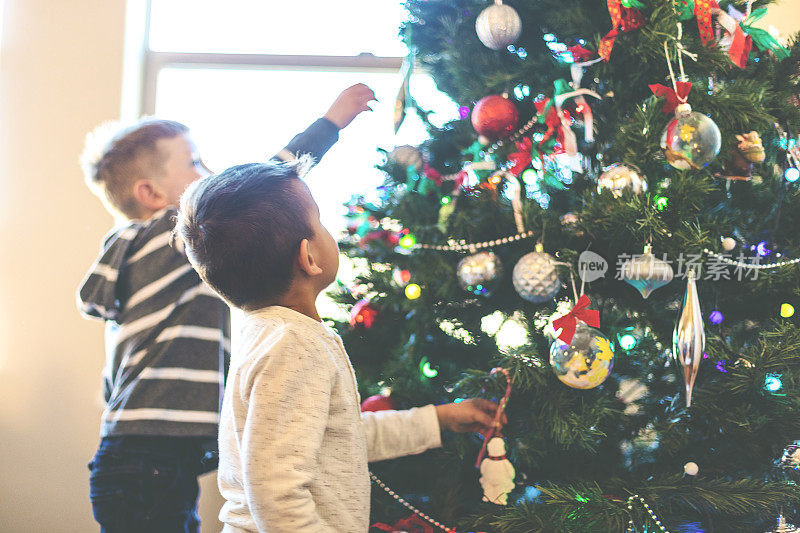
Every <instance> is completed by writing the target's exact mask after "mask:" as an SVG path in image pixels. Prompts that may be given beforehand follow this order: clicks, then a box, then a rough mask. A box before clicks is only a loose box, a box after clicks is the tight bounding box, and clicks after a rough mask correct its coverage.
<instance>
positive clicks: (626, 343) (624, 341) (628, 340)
mask: <svg viewBox="0 0 800 533" xmlns="http://www.w3.org/2000/svg"><path fill="white" fill-rule="evenodd" d="M619 345H620V347H621V348H622V349H623V350H630V349H631V348H633V347H634V346H636V337H634V336H633V335H631V334H630V333H627V334H625V335H622V336H621V337H620V338H619Z"/></svg>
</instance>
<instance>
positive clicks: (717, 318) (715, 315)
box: [708, 311, 724, 326]
mask: <svg viewBox="0 0 800 533" xmlns="http://www.w3.org/2000/svg"><path fill="white" fill-rule="evenodd" d="M723 318H724V317H723V316H722V312H721V311H711V314H710V315H708V319H709V320H710V321H711V323H712V324H714V325H717V326H719V325H720V324H722V320H723Z"/></svg>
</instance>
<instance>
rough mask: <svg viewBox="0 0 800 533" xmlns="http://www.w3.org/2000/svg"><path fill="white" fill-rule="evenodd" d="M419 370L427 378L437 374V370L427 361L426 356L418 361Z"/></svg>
mask: <svg viewBox="0 0 800 533" xmlns="http://www.w3.org/2000/svg"><path fill="white" fill-rule="evenodd" d="M419 370H420V372H422V375H423V376H425V377H426V378H428V379H433V378H435V377H436V376H438V375H439V371H438V370H436V369H435V368H434V367H433V366H431V362H430V361H428V358H427V357H423V358H422V360H421V361H420V362H419Z"/></svg>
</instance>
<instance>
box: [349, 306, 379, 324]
mask: <svg viewBox="0 0 800 533" xmlns="http://www.w3.org/2000/svg"><path fill="white" fill-rule="evenodd" d="M377 318H378V309H377V308H376V307H375V306H374V305H372V304H371V303H370V302H369V300H368V299H366V298H364V299H362V300H359V301H358V302H356V304H355V305H354V306H353V309H351V310H350V325H351V326H353V327H363V328H366V329H369V328H371V327H372V326H373V324H375V320H377Z"/></svg>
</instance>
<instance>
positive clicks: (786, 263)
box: [703, 248, 800, 270]
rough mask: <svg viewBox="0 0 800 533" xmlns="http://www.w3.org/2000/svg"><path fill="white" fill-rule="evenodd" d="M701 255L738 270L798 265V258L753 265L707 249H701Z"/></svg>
mask: <svg viewBox="0 0 800 533" xmlns="http://www.w3.org/2000/svg"><path fill="white" fill-rule="evenodd" d="M703 253H705V254H706V255H708V256H710V257H713V258H714V259H716V260H717V261H720V262H722V263H725V264H726V265H730V266H735V267H739V268H749V269H751V270H765V269H769V268H781V267H785V266H790V265H796V264H797V263H800V258H795V259H791V260H789V261H780V262H778V263H765V264H753V263H744V262H742V261H734V260H733V259H728V258H727V257H725V256H724V255H720V254H718V253H715V252H712V251H711V250H709V249H708V248H703Z"/></svg>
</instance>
